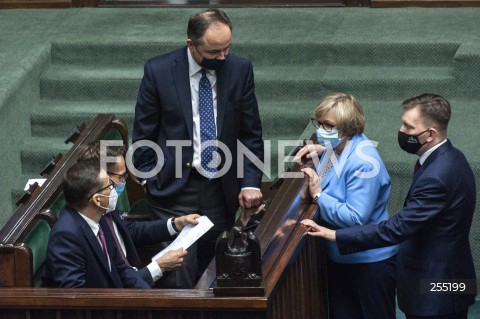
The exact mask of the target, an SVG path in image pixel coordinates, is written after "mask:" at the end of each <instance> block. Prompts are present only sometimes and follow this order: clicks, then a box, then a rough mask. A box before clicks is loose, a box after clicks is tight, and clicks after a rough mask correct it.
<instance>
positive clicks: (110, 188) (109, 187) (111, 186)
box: [88, 179, 115, 199]
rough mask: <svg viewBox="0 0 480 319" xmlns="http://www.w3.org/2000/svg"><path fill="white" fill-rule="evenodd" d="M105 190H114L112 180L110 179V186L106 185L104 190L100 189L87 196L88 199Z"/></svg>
mask: <svg viewBox="0 0 480 319" xmlns="http://www.w3.org/2000/svg"><path fill="white" fill-rule="evenodd" d="M107 188H108V189H109V190H113V189H114V188H115V182H114V181H113V180H112V179H110V184H108V185H107V186H105V187H104V188H101V189H99V190H97V191H95V192H93V193H92V195H90V196H88V199H90V198H92V197H93V195H95V194H98V193H100V192H101V191H103V190H104V189H107Z"/></svg>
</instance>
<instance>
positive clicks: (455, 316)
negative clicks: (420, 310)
mask: <svg viewBox="0 0 480 319" xmlns="http://www.w3.org/2000/svg"><path fill="white" fill-rule="evenodd" d="M405 316H406V317H407V319H467V316H468V309H466V310H465V311H462V312H459V313H452V314H448V315H443V316H429V317H419V316H413V315H409V314H406V315H405Z"/></svg>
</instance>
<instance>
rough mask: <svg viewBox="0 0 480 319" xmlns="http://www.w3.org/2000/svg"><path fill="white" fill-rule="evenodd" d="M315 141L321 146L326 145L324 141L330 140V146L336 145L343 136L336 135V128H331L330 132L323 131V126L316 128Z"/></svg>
mask: <svg viewBox="0 0 480 319" xmlns="http://www.w3.org/2000/svg"><path fill="white" fill-rule="evenodd" d="M315 133H316V134H317V141H318V144H320V145H322V146H323V147H328V146H327V144H328V143H326V142H327V141H328V142H330V145H331V147H332V148H335V147H337V146H338V145H339V144H340V143H341V142H342V141H343V137H338V130H331V131H330V132H327V131H325V130H324V129H323V128H321V127H319V128H317V130H316V132H315Z"/></svg>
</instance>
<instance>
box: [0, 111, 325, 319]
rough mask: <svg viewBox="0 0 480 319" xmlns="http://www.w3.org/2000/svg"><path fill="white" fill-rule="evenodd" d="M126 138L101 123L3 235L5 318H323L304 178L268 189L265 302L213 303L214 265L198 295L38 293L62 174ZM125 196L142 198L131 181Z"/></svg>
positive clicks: (319, 260) (103, 119)
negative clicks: (96, 146) (92, 147)
mask: <svg viewBox="0 0 480 319" xmlns="http://www.w3.org/2000/svg"><path fill="white" fill-rule="evenodd" d="M127 132H128V131H127V128H126V126H125V125H124V123H123V122H122V121H120V120H117V119H115V117H114V115H113V114H102V115H99V116H97V117H96V118H95V120H94V121H93V123H92V124H91V125H89V126H86V127H84V128H83V129H82V130H81V131H80V132H78V136H76V137H75V139H74V144H73V146H72V148H71V149H70V151H69V152H68V153H67V154H65V155H64V156H62V157H61V159H60V160H59V161H58V162H57V163H56V165H55V167H54V168H53V170H52V171H51V172H50V173H49V174H48V176H46V177H47V181H46V182H45V184H44V185H43V186H42V187H37V188H35V189H34V190H32V194H31V195H30V196H28V198H26V200H25V202H24V204H21V205H20V207H19V208H18V209H17V210H16V211H15V213H14V214H13V215H12V217H11V219H10V220H9V221H8V222H7V223H6V224H5V226H4V227H3V228H2V230H0V286H1V288H0V309H1V310H0V318H57V319H60V318H68V319H71V318H72V316H73V317H75V318H77V317H78V318H156V317H159V318H249V319H254V318H326V314H327V311H326V279H325V266H324V264H325V262H324V252H323V247H322V244H321V242H320V240H318V239H316V238H312V237H306V236H304V231H303V228H302V227H300V226H299V224H298V222H299V221H300V220H302V219H305V218H312V217H315V214H316V213H317V206H316V205H314V204H311V200H310V197H309V195H308V194H307V193H306V192H305V190H306V188H305V185H304V184H305V182H304V180H303V179H285V181H284V182H283V183H282V184H281V185H280V186H279V187H278V188H275V189H270V184H267V183H265V184H264V185H263V193H264V196H265V197H266V198H268V199H269V200H270V204H269V206H268V208H267V210H266V212H265V214H264V216H263V218H262V220H261V221H260V223H259V225H258V226H257V229H256V230H255V234H256V236H257V237H258V238H259V241H260V244H261V251H262V272H263V281H262V286H263V291H264V293H263V294H262V295H259V296H248V295H247V294H245V293H244V292H242V291H241V290H239V291H238V295H229V296H216V295H215V292H214V289H213V287H214V286H215V261H214V260H213V261H212V262H211V263H210V266H209V267H208V268H207V270H206V271H205V272H204V274H203V276H202V278H201V279H200V280H199V282H198V283H197V285H196V287H195V288H194V289H182V290H180V289H151V290H139V289H78V288H77V289H66V288H65V289H63V288H36V287H38V284H39V277H40V275H41V273H42V264H43V261H44V259H45V249H46V243H47V241H48V234H49V233H50V228H51V226H52V225H53V224H54V223H55V221H56V217H57V214H58V210H59V208H61V206H62V205H63V197H62V192H61V179H62V174H63V172H64V171H65V170H66V169H68V167H70V165H72V164H73V163H74V162H75V161H76V159H77V157H78V148H79V147H80V145H82V144H86V143H90V142H92V141H95V140H98V139H105V138H106V137H108V136H109V135H112V134H113V135H116V136H115V138H121V139H123V141H124V143H125V145H128V142H127V136H128V134H127ZM110 137H111V136H110ZM298 169H299V168H298V167H297V166H294V167H293V170H294V171H295V170H297V171H298ZM127 192H128V195H129V196H128V199H129V203H130V204H134V203H135V201H137V200H139V199H140V198H141V197H142V194H143V192H142V191H141V189H140V188H139V187H138V186H137V185H136V184H135V183H132V182H127ZM242 294H243V295H242Z"/></svg>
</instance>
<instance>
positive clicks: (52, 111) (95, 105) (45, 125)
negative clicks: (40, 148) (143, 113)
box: [30, 100, 135, 139]
mask: <svg viewBox="0 0 480 319" xmlns="http://www.w3.org/2000/svg"><path fill="white" fill-rule="evenodd" d="M134 112H135V101H134V100H132V101H125V100H121V101H114V100H88V101H68V100H41V101H40V106H39V107H38V108H37V109H36V110H35V111H34V112H33V113H32V114H31V116H30V121H31V127H32V135H33V136H36V137H57V138H64V139H66V138H67V137H68V136H70V135H71V134H72V133H73V132H75V131H76V129H77V127H78V126H80V125H81V124H82V123H87V124H88V123H91V121H92V120H93V119H94V118H95V116H96V115H97V114H99V113H113V114H115V115H116V116H117V117H118V118H121V119H123V120H124V121H125V123H126V124H127V127H128V128H129V129H130V130H131V129H132V126H133V117H134Z"/></svg>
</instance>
